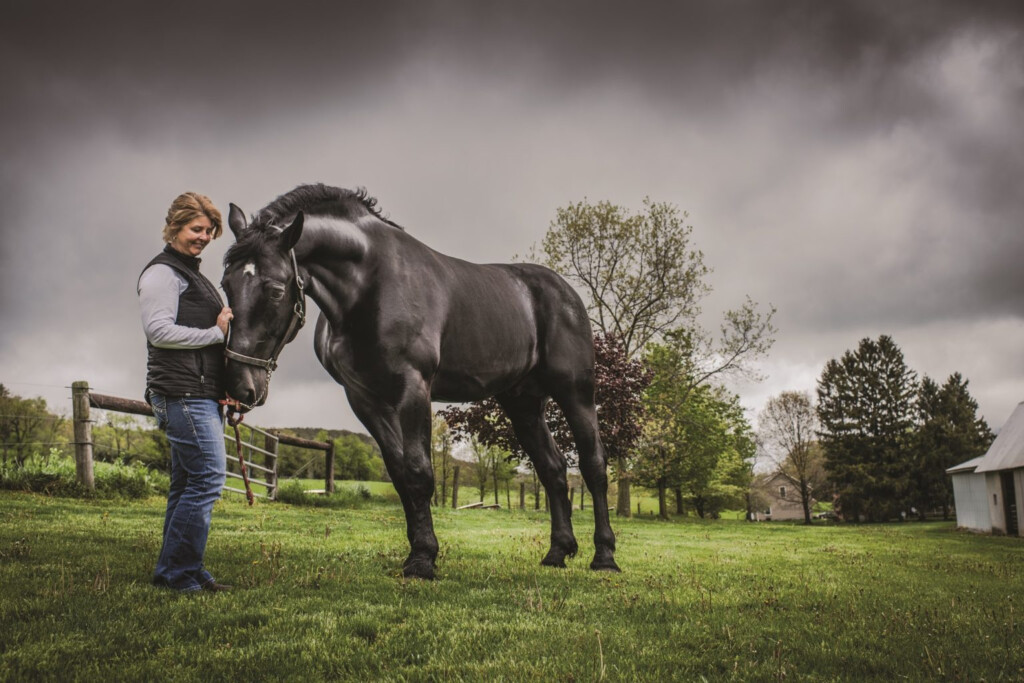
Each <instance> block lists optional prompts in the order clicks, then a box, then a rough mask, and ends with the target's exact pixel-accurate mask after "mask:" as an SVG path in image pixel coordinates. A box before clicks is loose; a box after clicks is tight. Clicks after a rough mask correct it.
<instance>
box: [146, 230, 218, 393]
mask: <svg viewBox="0 0 1024 683" xmlns="http://www.w3.org/2000/svg"><path fill="white" fill-rule="evenodd" d="M158 263H162V264H164V265H166V266H170V267H171V268H174V270H175V271H176V272H177V273H179V274H180V275H181V276H182V277H184V278H185V279H186V280H187V281H188V289H186V290H185V291H184V293H182V295H181V297H180V298H179V299H178V317H177V318H176V319H175V321H174V322H175V324H178V325H183V326H185V327H198V328H201V329H205V328H207V327H213V326H214V325H216V324H217V316H218V315H220V311H221V308H223V306H224V304H223V303H222V301H221V298H220V295H219V294H218V293H217V289H216V288H215V287H214V286H213V284H212V283H211V282H210V281H209V280H207V279H206V278H205V277H203V275H202V274H201V273H200V272H199V259H197V258H195V257H192V256H186V255H185V254H182V253H180V252H178V251H176V250H175V249H174V248H172V247H171V246H170V245H167V247H165V248H164V250H163V251H162V252H161V253H160V254H159V255H158V256H157V257H156V258H154V259H153V260H152V261H150V262H149V263H148V264H146V268H149V267H150V266H152V265H155V264H158ZM146 268H143V269H142V272H145V271H146ZM139 277H140V278H141V277H142V276H141V274H140V275H139ZM146 347H147V348H148V350H149V363H148V369H147V372H146V389H147V392H146V393H147V396H148V394H149V391H150V390H151V391H155V392H156V393H158V394H163V395H164V396H175V397H182V396H184V397H188V398H212V399H214V400H217V399H221V398H224V345H223V344H211V345H210V346H204V347H202V348H199V349H160V348H157V347H155V346H153V345H152V344H150V343H149V342H148V341H147V342H146Z"/></svg>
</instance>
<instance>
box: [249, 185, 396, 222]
mask: <svg viewBox="0 0 1024 683" xmlns="http://www.w3.org/2000/svg"><path fill="white" fill-rule="evenodd" d="M299 211H305V212H306V213H307V214H312V215H317V216H336V217H338V218H348V219H356V218H359V217H360V216H361V215H365V214H370V215H371V216H375V217H377V218H379V219H380V220H381V221H383V222H385V223H387V224H388V225H390V226H392V227H394V228H398V229H399V230H404V228H402V226H400V225H398V224H397V223H395V222H394V221H392V220H391V219H389V218H388V217H387V216H385V215H384V214H382V213H381V211H380V208H378V206H377V200H376V199H375V198H373V197H371V196H369V195H368V194H367V193H366V188H365V187H360V188H359V189H357V190H354V191H353V190H346V189H343V188H340V187H331V186H329V185H324V184H323V183H316V184H313V185H299V186H298V187H296V188H295V189H294V190H292V191H291V192H286V193H285V194H283V195H281V196H280V197H278V198H277V199H275V200H274V201H272V202H270V203H269V204H267V205H266V206H265V207H263V208H262V209H260V211H259V213H257V214H256V215H255V216H254V217H253V227H256V226H258V225H276V224H277V223H278V222H280V221H281V220H283V219H285V218H289V217H291V216H294V215H295V214H296V213H298V212H299Z"/></svg>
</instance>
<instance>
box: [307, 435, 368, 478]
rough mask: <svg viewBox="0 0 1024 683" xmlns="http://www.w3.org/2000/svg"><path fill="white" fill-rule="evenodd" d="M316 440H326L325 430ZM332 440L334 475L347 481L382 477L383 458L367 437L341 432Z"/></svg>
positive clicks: (327, 438)
mask: <svg viewBox="0 0 1024 683" xmlns="http://www.w3.org/2000/svg"><path fill="white" fill-rule="evenodd" d="M316 440H317V441H327V440H330V437H329V436H328V435H327V432H326V431H322V432H321V433H319V434H317V438H316ZM333 441H334V476H335V478H337V479H342V480H348V481H379V480H380V479H381V478H382V477H383V472H384V460H383V458H381V456H380V452H379V451H378V450H377V449H376V447H375V446H374V445H373V444H372V443H371V442H370V441H368V440H367V439H364V438H361V437H360V436H359V435H357V434H351V433H349V434H342V435H341V436H339V437H337V438H335V439H333Z"/></svg>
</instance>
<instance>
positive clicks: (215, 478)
mask: <svg viewBox="0 0 1024 683" xmlns="http://www.w3.org/2000/svg"><path fill="white" fill-rule="evenodd" d="M222 231H223V228H222V227H221V217H220V212H219V211H218V210H217V208H216V207H215V206H214V205H213V202H211V201H210V199H209V198H208V197H206V196H204V195H201V194H197V193H195V192H186V193H185V194H183V195H180V196H179V197H178V198H177V199H175V200H174V202H173V203H172V204H171V208H170V209H169V210H168V211H167V220H166V225H165V226H164V233H163V238H164V242H166V243H167V244H166V246H165V247H164V250H163V251H162V252H161V253H160V254H159V255H158V256H157V257H156V258H154V259H153V260H152V261H150V262H149V264H147V265H146V267H145V269H144V270H143V271H142V275H141V276H140V277H139V284H138V292H139V303H140V305H141V308H142V327H143V329H144V330H145V332H146V339H147V342H148V343H147V347H148V349H149V362H148V369H147V373H146V400H147V401H148V402H149V403H150V405H152V406H153V413H154V415H156V418H157V423H158V424H159V426H160V428H161V429H163V430H164V431H166V432H167V440H168V441H169V442H170V445H171V488H170V491H169V492H168V494H167V513H166V516H165V517H164V536H163V547H162V548H161V550H160V557H159V559H158V560H157V565H156V572H155V573H154V575H153V583H154V584H155V585H158V586H167V587H170V588H173V589H176V590H179V591H197V590H212V591H224V590H230V588H231V587H230V586H226V585H224V584H221V583H218V582H217V581H216V580H215V579H214V578H213V575H212V574H210V572H208V571H207V570H206V568H205V567H203V554H204V553H205V551H206V538H207V536H208V535H209V531H210V515H211V512H212V510H213V505H214V503H216V502H217V499H218V498H219V497H220V493H221V488H222V487H223V486H224V479H225V476H226V470H227V467H226V465H227V462H226V453H225V450H224V430H223V424H222V421H221V420H222V418H221V408H220V405H219V404H218V403H217V402H218V400H219V399H221V398H223V397H224V339H225V337H226V336H227V331H228V324H229V322H230V320H231V309H230V308H227V307H225V306H224V304H223V302H222V301H221V298H220V295H219V294H218V292H217V289H216V288H215V287H214V286H213V284H211V283H210V281H209V280H207V279H206V278H205V277H203V276H202V274H200V272H199V262H200V259H199V254H201V253H202V251H203V249H205V248H206V245H208V244H209V243H210V240H213V239H216V238H217V237H220V234H221V232H222Z"/></svg>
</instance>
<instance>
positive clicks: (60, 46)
mask: <svg viewBox="0 0 1024 683" xmlns="http://www.w3.org/2000/svg"><path fill="white" fill-rule="evenodd" d="M3 12H4V17H3V21H2V22H0V87H2V88H3V91H4V95H5V96H4V98H3V102H2V103H0V107H2V109H0V124H2V125H0V153H2V154H0V182H2V184H0V205H2V206H3V208H4V210H3V212H0V235H2V237H3V239H2V240H0V269H2V270H0V306H2V314H3V325H0V363H2V365H0V369H2V370H3V373H2V376H0V381H3V380H5V379H6V378H9V377H10V376H11V373H12V372H13V371H15V369H16V366H17V365H18V364H21V365H26V366H39V367H47V366H50V365H60V366H61V367H60V376H61V377H63V378H64V379H63V380H61V381H70V380H71V379H75V378H76V377H78V376H79V374H84V373H85V371H84V370H80V368H84V369H88V372H89V373H94V374H98V375H100V376H102V377H105V378H106V381H108V382H109V384H110V385H111V386H108V387H107V388H109V389H111V390H113V389H118V390H120V387H122V386H128V387H135V386H136V385H137V384H138V383H139V381H140V380H139V379H138V375H139V370H138V368H139V367H142V366H144V358H143V352H142V349H141V345H140V344H139V339H138V334H139V332H138V321H137V320H136V319H135V318H136V316H137V312H136V310H135V308H134V306H135V302H134V299H133V287H134V280H135V278H136V277H137V275H138V273H137V272H136V269H137V268H139V267H140V266H141V264H142V263H144V262H145V260H147V259H148V258H149V256H151V255H152V254H151V253H150V252H151V251H152V250H153V249H154V245H157V244H158V242H157V241H156V237H155V235H156V234H158V232H159V219H160V217H161V216H162V211H163V210H164V209H165V207H166V204H167V203H168V202H169V200H170V199H171V198H172V197H173V194H174V193H176V192H177V191H180V190H182V189H185V188H186V187H187V188H194V189H200V190H202V191H206V192H208V193H210V194H211V196H213V197H214V200H215V201H216V202H217V203H218V204H219V205H221V206H224V205H226V202H227V201H235V202H237V203H241V204H243V205H244V208H245V209H246V210H247V211H254V210H256V209H257V208H258V207H259V206H261V205H262V204H263V203H265V202H266V201H268V200H269V199H270V198H271V197H273V196H274V195H275V194H277V193H280V192H282V191H285V190H287V189H289V188H290V187H292V186H294V185H295V184H298V183H300V182H306V181H320V180H323V181H325V182H330V183H339V184H341V183H346V182H350V181H352V182H354V183H358V184H366V185H368V186H369V189H370V191H371V193H372V194H376V195H377V196H378V197H379V198H380V199H381V202H382V205H383V206H384V207H385V209H386V210H387V211H388V212H389V213H391V215H392V217H393V218H395V219H396V220H398V221H399V222H402V223H405V224H407V225H408V226H409V227H410V231H411V232H413V233H415V234H416V235H417V236H420V237H422V238H423V239H424V240H426V241H428V242H430V243H431V244H432V245H433V246H436V247H438V248H442V249H447V250H449V251H452V252H454V253H458V255H460V256H464V257H466V258H470V259H474V260H494V259H502V260H506V259H508V258H509V257H510V256H511V254H513V253H516V252H518V253H522V252H523V251H524V250H525V248H527V247H528V245H529V243H530V242H532V241H534V240H536V239H537V238H538V237H539V235H540V234H541V233H542V231H543V229H544V227H545V226H546V225H547V222H548V221H549V220H550V218H551V216H552V214H553V209H554V207H556V206H560V205H564V204H565V203H566V202H568V201H576V200H578V199H581V198H582V197H583V196H589V197H590V198H591V199H594V200H598V199H604V198H609V199H612V200H613V201H616V202H621V203H624V204H626V205H629V206H636V205H637V204H638V203H639V201H640V200H641V198H642V197H643V196H644V195H646V194H649V195H650V196H652V198H654V199H656V200H665V201H671V202H673V203H677V204H678V205H679V206H680V207H681V208H682V209H690V210H692V211H693V214H694V223H695V227H696V231H695V236H696V239H697V241H698V246H700V247H701V248H703V249H705V251H706V252H707V254H708V260H709V263H710V264H711V265H712V266H714V267H715V268H716V273H715V278H716V279H715V282H714V284H715V287H716V292H715V300H714V301H710V302H709V303H708V306H706V308H707V309H708V310H715V309H716V308H722V307H726V306H731V305H735V304H736V303H738V302H739V301H741V300H742V296H743V295H744V294H746V293H750V294H752V295H753V296H754V297H755V298H756V299H758V300H760V301H762V302H768V301H771V302H773V303H775V304H776V305H778V306H779V309H780V313H779V322H780V329H781V330H782V334H781V335H780V342H779V345H778V346H777V348H776V354H775V355H776V358H775V359H773V361H772V362H777V365H778V368H779V369H778V373H779V374H780V375H782V376H783V378H784V379H785V378H796V379H797V380H799V381H801V382H804V383H806V381H807V377H808V376H810V374H813V372H814V371H815V368H816V367H818V366H819V365H820V362H821V361H822V360H824V359H827V358H828V357H830V356H834V355H837V354H838V353H841V352H842V350H844V349H845V348H849V347H851V346H853V345H854V344H855V343H856V340H857V339H858V338H859V337H860V336H863V335H870V336H877V334H879V333H896V334H897V340H898V341H902V340H907V343H908V344H917V343H920V344H921V345H922V346H923V347H928V345H929V342H928V340H929V339H931V338H935V339H943V340H950V341H949V344H950V346H951V347H955V346H957V345H958V344H959V345H960V346H962V347H963V348H964V349H965V351H964V353H966V354H969V355H971V356H972V357H979V358H981V357H985V356H992V357H995V356H998V355H1000V354H1002V355H1006V354H1009V353H1011V349H1012V348H1013V343H1014V340H1017V339H1020V338H1021V336H1020V333H1019V331H1018V327H1017V326H1016V325H1017V322H1018V321H1024V311H1022V309H1021V306H1022V304H1021V302H1022V297H1021V296H1020V292H1021V291H1022V290H1024V269H1022V268H1020V267H1019V263H1020V262H1021V260H1022V257H1024V230H1022V229H1021V227H1022V226H1021V222H1022V216H1024V193H1021V192H1019V190H1018V189H1017V185H1018V184H1019V179H1020V178H1021V177H1022V176H1024V136H1022V135H1020V133H1019V127H1020V124H1019V117H1020V112H1021V111H1024V66H1022V65H1024V44H1022V43H1024V38H1022V33H1021V30H1022V27H1024V18H1022V14H1024V6H1022V5H1021V4H1020V3H1018V2H953V1H949V2H931V1H924V0H919V1H912V2H892V1H887V2H883V1H881V0H877V1H858V2H852V1H851V2H828V3H825V2H821V1H820V0H799V1H788V2H756V1H746V2H736V1H730V0H723V1H716V2H710V1H708V2H699V3H698V2H689V3H671V2H630V3H612V2H503V3H499V2H455V1H449V2H444V1H433V2H413V1H411V0H410V1H407V2H362V3H351V2H335V3H330V2H321V3H308V2H307V3H302V2H300V3H288V4H285V3H280V2H267V1H264V0H258V1H256V2H204V3H199V2H193V1H192V0H187V1H186V2H179V3H173V4H164V3H157V4H152V3H137V2H127V1H118V2H99V3H58V2H52V1H46V0H44V1H42V2H27V1H20V0H19V1H15V2H6V3H4V8H3ZM453 188H454V189H453ZM446 194H447V195H448V196H447V197H446V196H445V195H446ZM452 194H454V195H455V196H456V199H452V198H451V195H452ZM223 241H225V240H221V242H223ZM224 246H225V245H223V244H215V245H214V247H211V251H212V253H211V254H210V255H209V256H208V257H207V260H206V265H204V270H206V272H207V274H208V275H210V276H211V277H212V278H213V279H216V271H217V264H218V262H219V255H220V253H222V251H223V248H224ZM460 250H461V251H460ZM54 264H61V267H60V268H59V269H57V268H55V266H54ZM97 320H102V321H103V325H100V324H98V323H97V322H95V321H97ZM992 321H997V322H992ZM1007 321H1009V322H1007ZM69 329H73V330H74V331H75V335H76V344H75V345H74V346H70V345H68V344H66V343H62V342H63V341H64V340H63V337H64V335H66V334H67V331H68V330H69ZM964 330H968V331H969V332H964ZM901 331H903V334H902V335H900V334H899V333H900V332H901ZM304 334H305V331H304ZM967 334H969V335H970V338H969V339H968V340H967V341H966V342H964V343H962V344H961V343H960V340H961V339H963V338H964V335H967ZM992 335H998V336H999V339H1000V340H1001V341H1000V344H1002V346H985V345H984V344H982V343H980V342H977V340H978V339H983V338H985V337H986V336H992ZM976 342H977V343H976ZM309 344H310V342H309V340H308V338H306V337H303V338H301V339H300V340H299V342H298V343H297V344H296V346H300V345H301V346H302V347H303V348H301V349H298V348H296V349H294V350H292V349H289V351H288V352H287V353H286V354H285V361H286V363H287V365H285V364H283V365H282V371H281V373H280V375H279V378H280V379H277V380H276V381H277V382H279V384H278V385H277V386H276V387H275V389H274V392H275V395H276V396H278V397H280V396H282V395H286V396H289V395H290V396H300V395H302V392H303V391H306V392H309V393H311V394H315V395H317V396H320V395H321V394H322V395H323V396H325V397H326V396H336V397H338V398H339V399H340V395H339V394H337V392H336V391H335V390H334V389H333V388H331V387H327V388H324V385H323V384H322V382H323V381H324V380H323V372H322V370H321V369H320V368H319V367H318V366H317V365H316V361H315V360H313V359H312V357H311V354H310V353H309V350H308V347H309ZM946 354H947V355H946V356H942V355H941V354H940V355H934V356H932V357H929V358H928V359H925V358H924V356H922V361H921V363H922V365H929V363H930V364H931V365H930V366H929V367H922V368H921V369H922V370H924V371H928V372H931V373H932V374H936V375H940V376H941V375H943V373H946V372H948V371H951V370H953V369H963V370H965V371H966V370H969V368H966V367H963V365H962V364H961V363H960V362H959V361H957V360H956V355H955V354H954V353H953V352H952V351H949V352H946ZM41 359H42V360H41ZM1006 363H1007V364H1009V363H1010V361H1009V360H1007V362H1006ZM61 364H63V365H61ZM946 364H952V367H949V368H948V370H943V369H942V368H944V367H946ZM1004 366H1005V364H1004ZM931 368H938V369H935V370H933V369H931ZM17 371H19V372H20V371H21V370H20V369H18V370H17ZM977 371H978V373H979V376H980V377H981V378H982V379H979V380H976V381H975V383H974V384H973V385H972V386H975V387H977V386H979V385H982V386H984V385H985V382H990V380H991V382H995V380H994V379H991V378H994V377H998V376H999V375H998V370H995V369H993V368H991V367H989V366H988V365H985V364H984V363H981V364H978V365H977ZM71 373H78V374H74V375H72V374H71ZM31 374H32V373H31V372H29V371H25V374H24V375H22V376H30V375H31ZM968 375H969V376H970V372H968ZM986 377H988V378H989V379H985V378H986ZM318 382H319V383H318ZM289 383H290V384H289ZM300 387H301V389H300ZM779 388H788V387H786V386H781V387H779ZM1018 389H1019V385H1013V386H1008V387H1005V388H1004V389H1001V390H1000V392H1001V393H1000V394H999V396H1000V397H1001V398H1006V397H1007V396H1013V395H1014V392H1015V391H1018ZM318 392H320V393H318ZM331 392H334V393H331ZM1017 399H1019V397H1017ZM297 400H301V399H297ZM277 405H279V406H280V405H281V403H280V400H279V402H278V403H277Z"/></svg>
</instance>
